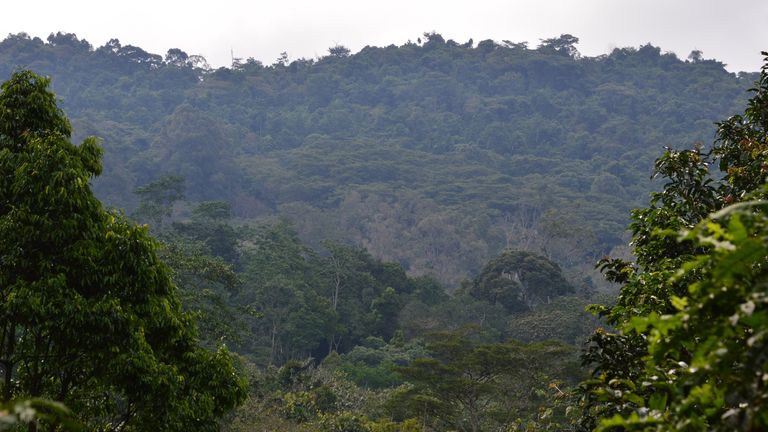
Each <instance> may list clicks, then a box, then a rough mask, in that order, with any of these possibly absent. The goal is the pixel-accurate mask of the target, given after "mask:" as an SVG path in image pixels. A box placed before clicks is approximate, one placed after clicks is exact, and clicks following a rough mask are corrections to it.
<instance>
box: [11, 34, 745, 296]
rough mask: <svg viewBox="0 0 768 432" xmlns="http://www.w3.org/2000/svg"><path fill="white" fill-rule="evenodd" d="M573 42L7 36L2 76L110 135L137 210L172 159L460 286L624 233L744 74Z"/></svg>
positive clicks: (237, 202)
mask: <svg viewBox="0 0 768 432" xmlns="http://www.w3.org/2000/svg"><path fill="white" fill-rule="evenodd" d="M577 42H578V39H577V38H575V37H573V36H570V35H563V36H562V37H558V38H552V39H548V40H545V41H543V42H542V44H541V45H540V46H539V47H536V48H528V47H527V45H526V44H525V43H512V42H509V41H505V42H494V41H490V40H486V41H482V42H479V43H476V44H475V43H471V42H470V43H461V44H460V43H457V42H455V41H453V40H446V39H444V38H443V37H442V36H441V35H439V34H434V33H432V34H428V35H425V37H424V38H423V39H421V40H420V41H419V42H418V43H407V44H404V45H402V46H388V47H366V48H364V49H363V50H362V51H360V52H359V53H356V54H354V55H350V53H349V52H348V50H346V49H345V48H344V47H333V48H332V49H331V50H330V51H329V55H327V56H325V57H321V58H318V59H297V60H294V61H289V60H288V56H287V54H286V55H284V56H281V58H280V59H278V61H276V62H275V63H274V64H272V65H263V64H261V63H259V62H257V61H255V60H253V59H251V60H249V61H245V62H236V63H235V64H233V66H232V68H221V69H218V70H215V71H212V70H210V69H207V68H206V67H205V64H204V62H203V61H202V60H201V59H200V58H198V57H196V56H192V55H187V54H186V53H184V52H182V51H181V50H178V49H171V50H169V51H168V53H167V54H166V55H165V57H164V58H163V57H161V56H158V55H155V54H150V53H147V52H145V51H143V50H142V49H140V48H138V47H134V46H130V45H128V46H123V45H122V44H120V42H119V41H117V40H110V41H109V42H107V43H106V44H105V45H104V46H101V47H93V46H92V45H91V44H89V43H88V42H86V41H84V40H79V39H78V38H77V37H75V36H74V35H72V34H61V33H59V34H54V35H51V36H50V37H49V38H48V40H47V41H43V40H40V39H37V38H30V37H29V36H27V35H24V34H18V35H10V36H8V37H7V38H6V39H5V40H3V41H2V42H0V76H7V75H9V74H10V73H11V71H12V70H13V68H15V67H17V66H19V65H25V66H28V67H33V68H35V69H36V70H39V71H41V72H43V73H47V74H51V75H55V76H56V77H57V80H56V83H55V85H56V90H57V92H58V93H59V94H60V95H61V96H62V97H63V98H64V101H63V103H64V106H65V108H66V109H67V110H68V112H69V113H70V114H71V115H72V117H73V119H74V120H73V121H74V124H75V126H76V127H75V129H76V131H77V132H78V134H80V135H83V136H84V135H85V134H92V135H97V136H101V137H103V138H104V140H105V145H106V146H107V150H108V152H107V154H106V158H105V167H106V170H105V171H106V173H107V175H105V176H103V177H102V178H100V179H99V180H98V181H97V182H96V183H95V188H96V190H97V192H98V193H99V195H100V196H101V197H102V198H103V199H105V200H106V202H108V203H111V204H113V205H118V206H120V207H128V208H132V207H134V205H135V204H136V199H135V197H134V196H133V195H132V194H131V192H132V191H133V190H134V189H135V188H136V187H137V186H139V185H143V184H146V183H149V182H150V180H152V179H156V178H157V173H158V172H161V173H164V172H170V173H173V174H175V175H180V176H183V177H185V178H186V179H187V182H188V186H189V188H188V194H189V196H190V198H191V199H194V200H196V201H200V200H211V199H225V200H227V201H229V202H231V203H233V213H234V215H235V216H237V217H243V218H254V217H262V216H275V215H279V216H285V217H288V218H290V219H292V220H293V221H294V223H295V227H296V229H297V230H298V231H299V234H300V236H301V237H302V238H303V239H305V240H306V241H308V242H309V244H310V245H311V246H313V247H315V248H318V247H320V244H321V242H322V240H325V239H327V238H329V237H330V238H333V239H335V240H338V241H342V242H351V243H354V244H362V245H364V246H365V247H366V248H367V249H368V250H369V251H370V252H371V253H372V254H373V255H374V256H375V257H377V258H381V259H385V260H391V261H397V262H399V263H401V264H402V265H403V266H404V267H405V268H406V270H408V271H412V272H416V273H418V274H425V273H431V274H436V275H438V277H439V278H440V279H441V281H443V282H448V283H450V284H451V285H453V286H456V285H458V284H459V282H460V281H461V280H462V279H463V278H464V277H466V276H467V275H472V274H474V273H476V272H477V270H478V269H479V268H480V267H481V266H482V264H483V263H484V262H486V261H487V260H488V259H490V258H491V257H493V256H494V255H495V254H496V253H497V252H498V251H499V250H501V249H502V248H504V247H514V248H518V249H526V250H537V251H539V252H541V253H543V254H545V255H547V256H548V257H550V258H553V257H554V258H557V260H558V261H559V262H561V263H566V264H568V265H577V264H582V265H583V264H584V263H590V264H591V262H592V261H594V258H595V257H597V256H601V255H602V254H604V253H605V252H607V251H608V250H610V248H611V247H612V246H614V245H616V244H619V243H621V242H622V241H621V235H622V232H623V229H624V225H625V223H626V212H627V211H628V210H629V209H630V208H631V207H632V206H637V205H640V204H641V203H640V202H638V201H635V199H636V198H635V197H640V196H642V195H643V193H644V192H645V191H646V190H647V184H646V181H645V177H646V175H647V173H648V172H649V171H650V170H651V166H652V160H653V158H654V157H655V155H656V152H657V146H659V145H660V144H662V143H675V142H695V141H700V140H704V139H706V138H707V136H706V134H704V133H702V131H705V130H706V127H707V125H709V124H710V123H711V122H712V121H715V120H717V119H719V118H722V117H723V116H724V115H725V114H726V113H729V112H733V111H734V110H735V109H736V107H738V106H739V105H740V104H741V103H743V99H744V97H743V92H742V89H743V88H744V87H745V86H746V85H747V84H746V83H748V82H749V81H751V80H752V79H753V77H752V76H750V75H749V74H743V75H739V76H735V75H733V74H729V73H728V72H727V71H725V70H724V69H723V65H722V64H720V63H718V62H716V61H712V60H702V59H701V56H700V55H699V56H698V57H696V58H695V61H690V62H685V61H681V60H680V59H678V58H676V57H675V56H674V55H673V54H669V53H666V54H665V53H662V52H661V50H660V49H659V48H658V47H653V46H651V45H646V46H642V47H640V48H623V49H616V50H614V51H613V52H611V53H610V54H608V55H603V56H599V57H584V56H580V55H578V52H577V51H576V48H575V44H576V43H577ZM547 211H552V212H556V213H557V217H556V218H555V219H559V220H560V222H565V223H564V224H560V225H561V226H560V227H559V228H558V227H556V226H552V225H551V222H552V221H551V220H550V221H547V220H542V218H544V215H545V214H546V213H547ZM545 219H546V218H545ZM547 224H550V226H549V227H547ZM549 228H555V229H549Z"/></svg>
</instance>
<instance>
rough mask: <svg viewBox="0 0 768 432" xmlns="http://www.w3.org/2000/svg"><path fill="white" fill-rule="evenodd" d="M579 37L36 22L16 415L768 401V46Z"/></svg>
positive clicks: (10, 207)
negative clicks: (323, 51)
mask: <svg viewBox="0 0 768 432" xmlns="http://www.w3.org/2000/svg"><path fill="white" fill-rule="evenodd" d="M577 42H578V39H577V38H575V37H573V36H571V35H561V36H560V37H556V38H552V39H547V40H544V41H542V42H541V44H540V45H539V46H538V47H536V48H528V46H527V45H526V44H524V43H512V42H509V41H503V42H494V41H481V42H479V43H478V44H474V43H472V41H470V42H467V43H463V44H459V43H456V42H454V41H452V40H445V39H444V38H443V37H442V36H441V35H439V34H436V33H430V34H425V35H424V39H423V40H421V39H419V40H418V43H410V42H409V43H408V44H405V45H403V46H400V47H396V46H389V47H384V48H376V47H366V48H365V49H363V50H362V51H360V52H359V53H356V54H352V53H351V52H350V51H349V50H348V49H347V48H345V47H343V46H340V45H339V46H335V47H332V48H330V49H329V54H328V55H327V56H325V57H321V58H317V59H311V60H310V59H299V60H294V61H289V58H288V55H287V54H283V55H282V56H281V57H280V58H279V59H278V60H277V61H276V62H275V63H274V64H272V65H269V66H265V65H263V64H261V63H259V62H257V61H255V60H253V59H248V60H246V61H242V60H236V61H234V62H233V65H232V67H231V68H220V69H217V70H212V69H211V68H210V67H208V65H207V64H206V62H205V59H203V58H201V57H199V56H194V55H188V54H187V53H185V52H183V51H181V50H179V49H175V48H174V49H170V50H169V51H168V52H167V54H166V55H165V57H161V56H159V55H155V54H151V53H147V52H145V51H144V50H142V49H141V48H138V47H134V46H130V45H127V46H123V45H122V44H121V43H120V42H119V41H118V40H110V41H109V42H108V43H107V44H106V45H104V46H102V47H99V48H95V49H94V48H93V47H92V46H91V45H90V44H89V43H88V42H86V41H83V40H79V39H78V38H77V37H76V36H74V35H72V34H62V33H58V34H52V35H51V36H50V37H49V38H48V40H47V42H44V41H42V40H40V39H37V38H35V39H33V38H30V37H28V36H26V35H24V34H19V35H10V36H9V37H8V38H6V39H5V40H4V41H2V42H0V59H1V60H2V61H0V75H2V74H7V75H8V76H10V77H11V78H10V80H8V81H7V82H5V83H4V84H3V85H2V88H0V156H1V157H0V173H4V174H3V175H0V183H2V186H3V187H2V188H0V233H1V234H2V235H0V245H2V246H3V247H2V248H0V251H2V256H1V257H0V258H2V259H0V372H2V377H0V378H2V380H0V429H3V430H4V429H6V428H8V427H10V428H13V427H15V428H16V429H18V430H30V431H37V430H51V431H58V430H62V428H64V429H65V430H79V429H81V428H82V427H85V428H86V429H87V430H111V431H127V432H128V431H141V430H168V431H171V430H190V429H194V430H222V429H223V430H228V431H241V430H254V429H259V430H262V429H263V430H300V431H322V432H331V431H336V432H338V431H348V432H353V431H361V432H394V431H402V432H405V431H422V432H425V431H442V430H460V431H472V432H477V431H485V430H527V431H532V430H538V431H552V430H573V431H583V430H598V431H614V430H617V431H618V430H622V431H623V430H642V431H650V430H657V431H658V430H692V431H698V430H702V431H703V430H712V429H714V430H734V429H742V430H761V429H763V428H765V426H766V425H768V417H767V416H766V414H765V413H766V410H765V409H764V405H765V402H764V401H765V399H766V397H768V396H766V392H765V390H764V388H765V382H766V379H768V378H766V377H767V376H768V375H766V373H767V372H766V371H767V370H768V369H766V367H767V366H766V365H767V364H768V363H766V359H765V355H764V354H765V350H766V344H765V342H764V341H765V337H766V335H767V334H768V331H767V330H766V328H768V324H766V323H768V312H766V310H765V304H768V299H766V296H765V294H764V293H763V292H762V291H763V288H764V286H765V279H766V275H765V257H766V256H767V255H768V251H767V250H766V243H765V235H766V226H768V223H766V217H765V205H766V201H765V195H766V188H765V181H766V177H767V176H768V164H767V163H766V158H768V139H767V138H766V136H768V134H767V132H766V131H767V130H768V120H767V119H768V96H766V95H768V53H763V54H764V56H766V66H765V67H764V68H763V70H762V71H761V72H760V73H759V74H754V75H753V74H739V75H734V74H730V73H728V72H726V71H725V70H724V69H723V65H722V64H721V63H719V62H717V61H715V60H705V59H704V58H703V56H702V54H701V53H700V52H694V53H692V55H691V56H690V57H689V59H688V60H686V61H682V60H680V59H678V58H677V57H676V56H675V55H673V54H670V53H662V52H661V50H660V49H659V48H656V47H653V46H651V45H646V46H641V47H639V48H624V49H616V50H614V51H613V52H612V53H610V54H608V55H604V56H600V57H595V58H588V57H582V56H581V55H580V54H579V53H578V51H577V50H576V48H575V44H576V43H577ZM26 66H29V67H34V68H35V69H37V70H39V71H43V72H44V73H48V74H53V75H55V76H56V80H55V81H54V83H55V84H54V86H55V88H56V89H57V91H58V92H59V96H60V97H61V101H59V100H57V98H56V96H54V94H53V93H51V92H50V90H49V86H50V84H51V80H50V79H49V78H44V77H41V76H39V75H36V74H35V73H33V72H32V71H30V70H28V69H25V68H24V67H26ZM3 68H6V69H5V70H4V69H3ZM751 80H757V84H756V86H755V88H752V89H751V90H750V92H749V93H746V92H744V89H746V88H747V87H748V86H749V85H750V84H751ZM747 96H750V97H749V99H748V100H747ZM59 102H61V106H59ZM745 103H746V106H747V108H746V110H744V111H743V115H733V116H730V117H728V115H730V114H732V113H734V112H739V111H741V110H740V109H739V107H741V106H743V105H744V104H745ZM62 107H63V109H64V110H66V111H67V112H69V113H71V116H72V121H71V122H70V120H69V119H67V117H66V116H65V115H64V110H62ZM723 118H727V119H726V120H722V119H723ZM715 120H720V121H718V122H717V123H716V124H715V126H714V127H712V125H711V122H713V121H715ZM712 130H715V134H714V136H715V140H714V145H712V146H710V145H705V144H702V143H701V142H702V141H706V142H709V141H711V138H708V137H707V134H708V133H707V131H712ZM91 134H93V135H99V136H101V137H102V140H103V141H102V142H103V144H104V150H102V147H101V146H100V144H99V141H98V139H96V138H93V137H91V136H89V135H91ZM87 135H88V137H86V138H84V139H83V140H82V144H80V145H75V144H73V143H72V142H73V141H74V142H77V141H79V140H80V138H81V137H85V136H87ZM73 136H75V137H76V138H77V141H75V140H73V139H72V137H73ZM665 144H671V145H677V146H678V147H680V146H685V148H687V150H675V149H673V148H670V147H668V148H666V150H665V151H664V152H663V154H662V156H661V157H660V158H658V159H656V156H657V154H658V153H659V149H660V148H662V147H663V146H664V145H665ZM102 155H104V158H103V159H102ZM654 159H655V162H653V160H654ZM102 161H103V164H102ZM716 165H717V166H719V168H720V172H711V171H710V167H712V166H716ZM102 172H104V175H103V180H95V179H98V178H99V177H97V176H99V175H100V174H102ZM651 172H652V173H653V177H654V178H659V179H662V180H663V181H664V183H663V185H660V186H658V187H657V185H656V184H652V183H650V182H648V181H647V180H646V179H647V176H648V174H650V173H651ZM91 185H93V187H94V188H95V189H96V190H97V191H98V193H99V194H100V195H101V196H102V199H103V200H104V201H106V202H108V203H110V204H111V205H113V206H117V207H122V208H124V209H125V211H121V210H112V209H109V208H106V207H105V206H103V205H102V204H101V202H100V201H99V200H98V199H97V198H96V197H95V195H94V194H93V193H92V191H91ZM651 189H660V191H659V192H653V193H651V194H650V203H649V204H647V206H645V207H640V208H636V209H635V210H632V211H631V212H630V213H629V216H626V214H625V212H626V211H627V210H628V209H629V208H631V207H635V206H636V205H637V204H639V203H641V202H643V201H644V198H643V195H644V192H646V191H649V190H651ZM126 214H127V216H126ZM626 220H629V221H630V224H629V232H628V233H627V234H625V233H624V231H623V228H622V227H623V226H624V223H625V221H626ZM137 223H138V224H139V225H137ZM150 233H151V235H150ZM630 236H631V244H630V245H631V251H630V250H628V249H627V248H626V247H622V245H623V243H624V242H625V240H627V239H628V238H629V237H630ZM608 251H612V252H613V253H618V254H619V256H618V257H613V258H607V257H606V258H603V259H602V260H600V264H599V266H600V269H601V270H602V271H603V272H604V273H605V275H606V276H607V279H608V281H609V282H612V283H615V284H618V285H620V287H621V288H620V291H619V295H618V298H617V299H616V298H615V292H614V291H609V292H608V293H607V294H606V293H602V292H601V289H600V288H601V287H599V286H598V282H596V279H595V278H593V273H592V271H591V270H592V265H593V262H594V261H595V259H596V257H598V256H600V255H603V254H605V253H606V252H608ZM590 302H598V303H603V304H605V305H604V306H595V305H593V306H590V307H588V308H587V304H588V303H590ZM585 308H586V309H589V310H591V311H594V312H596V315H598V316H597V317H592V316H587V314H586V312H585ZM600 324H603V325H605V324H607V326H606V327H605V328H600V327H598V325H600ZM590 334H591V337H590V338H589V342H588V344H587V345H584V341H585V340H587V337H588V335H590ZM92 342H95V346H91V345H88V344H90V343H92ZM581 348H584V349H583V351H582V352H581V362H579V360H578V355H579V351H580V349H581ZM230 349H231V350H232V351H229V350H230ZM580 363H581V365H580ZM585 367H588V368H591V371H588V370H586V369H585ZM590 372H591V374H590ZM246 378H247V381H248V384H247V385H246ZM246 391H247V393H248V397H247V398H246ZM65 406H68V407H70V408H71V411H70V410H69V409H68V408H66V407H65ZM238 406H240V407H239V408H237V409H236V410H235V411H234V412H232V409H234V408H236V407H238Z"/></svg>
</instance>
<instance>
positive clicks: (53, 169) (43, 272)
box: [0, 70, 244, 431]
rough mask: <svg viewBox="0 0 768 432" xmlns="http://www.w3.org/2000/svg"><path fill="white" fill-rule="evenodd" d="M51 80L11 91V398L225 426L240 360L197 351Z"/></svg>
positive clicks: (6, 396) (5, 326) (7, 269)
mask: <svg viewBox="0 0 768 432" xmlns="http://www.w3.org/2000/svg"><path fill="white" fill-rule="evenodd" d="M49 84H50V80H49V79H47V78H43V77H40V76H37V75H35V74H34V73H32V72H30V71H27V70H23V71H19V72H17V73H15V74H14V75H13V76H12V77H11V79H10V80H9V81H7V82H5V83H4V84H3V85H2V87H1V88H0V90H1V91H0V254H2V255H0V368H1V369H2V374H3V376H2V380H0V397H1V400H2V401H3V402H7V401H8V400H10V399H13V398H17V397H44V398H49V399H53V400H56V401H60V402H64V403H65V404H66V405H68V406H69V407H71V408H72V409H73V411H74V412H76V413H78V415H80V416H81V417H82V418H83V420H84V421H85V422H86V423H88V424H89V427H91V428H93V429H98V430H132V431H143V430H147V431H150V430H151V431H159V430H163V431H172V430H185V429H187V430H189V429H192V430H216V429H217V426H216V418H217V417H219V416H221V415H222V414H224V413H225V412H226V411H228V410H229V409H231V408H232V407H234V406H236V405H237V404H238V403H239V402H240V401H242V400H243V398H244V384H243V382H242V381H241V379H240V378H238V377H237V375H236V373H235V370H234V367H233V361H232V358H231V356H230V354H229V353H228V352H227V350H226V349H224V348H220V349H219V350H218V351H216V352H210V351H207V350H205V349H203V348H201V347H199V346H198V344H197V335H196V330H195V326H194V323H193V322H192V320H191V318H190V316H189V315H188V314H185V313H183V312H182V310H181V305H180V303H179V301H178V299H177V296H176V288H175V286H174V285H173V283H172V281H171V278H170V276H169V272H168V269H167V267H166V266H165V265H164V264H163V263H162V262H161V261H160V260H159V259H158V257H157V255H156V253H155V249H156V246H157V244H156V242H155V241H154V240H153V239H152V238H151V237H150V236H149V234H148V232H147V229H146V227H137V226H135V225H133V224H132V223H130V222H129V221H128V220H126V218H125V217H124V216H122V215H121V214H119V213H116V212H110V211H107V210H105V209H104V208H103V207H102V205H101V203H100V202H99V201H98V200H97V199H96V198H95V197H94V195H93V194H92V192H91V189H90V186H89V181H90V179H91V178H92V177H94V176H96V175H98V174H99V173H100V172H101V164H100V157H101V153H102V151H101V148H100V147H99V146H98V145H97V143H96V139H94V138H88V139H86V140H85V141H84V142H83V143H82V144H81V145H79V146H76V145H73V144H72V143H71V142H70V134H71V127H70V125H69V122H68V121H67V119H66V117H65V116H64V115H63V113H62V111H61V110H60V109H59V108H58V107H57V104H56V99H55V96H54V95H53V93H51V92H50V90H49V89H48V87H49ZM35 428H36V426H35V424H31V425H30V429H32V430H34V429H35Z"/></svg>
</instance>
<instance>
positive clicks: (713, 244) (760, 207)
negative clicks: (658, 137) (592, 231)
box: [581, 53, 768, 431]
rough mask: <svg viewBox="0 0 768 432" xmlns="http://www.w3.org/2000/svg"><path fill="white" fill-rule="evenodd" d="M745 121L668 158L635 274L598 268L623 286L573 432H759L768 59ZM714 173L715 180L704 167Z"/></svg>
mask: <svg viewBox="0 0 768 432" xmlns="http://www.w3.org/2000/svg"><path fill="white" fill-rule="evenodd" d="M763 54H764V55H766V56H767V57H766V66H764V67H763V69H762V72H761V74H760V78H759V81H758V82H757V85H756V87H755V88H754V89H753V90H752V91H753V97H752V98H751V99H750V100H749V102H748V106H747V109H746V111H745V113H744V115H743V116H741V115H737V116H733V117H731V118H729V119H728V120H726V121H723V122H721V123H719V124H718V131H717V141H716V142H715V145H714V147H713V148H712V150H711V151H710V152H709V153H703V152H702V151H701V149H699V148H695V149H693V150H686V151H672V150H670V151H667V152H666V153H665V154H664V155H663V156H662V158H661V159H659V161H658V162H657V164H656V168H657V172H658V173H659V175H661V176H663V177H665V178H667V179H668V182H667V184H666V185H665V188H664V191H663V192H660V193H656V194H654V195H653V196H652V200H651V205H650V207H648V208H645V209H641V210H637V211H635V212H634V213H633V215H632V217H633V223H632V225H631V226H630V227H631V229H632V232H633V235H634V237H633V243H634V250H635V253H636V256H637V263H636V264H630V263H626V262H622V261H619V260H606V261H604V266H605V269H606V270H607V274H608V276H609V277H610V278H612V279H613V280H614V281H617V282H620V283H622V284H623V287H622V289H621V294H620V296H619V299H618V302H617V304H616V306H614V307H612V308H607V309H604V310H603V312H604V313H605V314H606V315H607V317H608V319H609V321H610V322H611V323H612V324H614V325H615V326H616V327H617V330H618V332H616V333H610V332H605V331H603V332H599V333H597V334H596V335H595V336H594V337H593V339H592V342H593V343H592V345H591V346H590V348H589V349H588V351H587V352H586V355H585V360H586V361H587V362H589V363H591V364H593V365H594V366H595V369H594V372H593V377H592V379H590V380H588V381H585V382H584V383H583V384H582V390H583V393H582V404H583V408H584V411H583V415H582V418H581V424H582V426H583V427H585V428H589V429H592V428H597V430H604V431H607V430H653V431H660V430H664V431H666V430H669V431H672V430H689V431H705V430H723V431H725V430H763V429H765V428H766V427H768V416H767V415H766V412H768V411H767V410H766V406H765V404H766V399H768V392H766V386H765V383H766V381H767V380H768V375H766V373H767V372H768V361H767V359H766V356H765V353H766V341H765V336H766V334H768V313H767V312H766V296H765V288H766V281H767V278H766V257H768V249H767V248H766V244H768V243H766V238H768V237H767V235H768V213H766V201H765V199H764V198H765V196H766V193H767V192H768V189H766V187H765V181H766V175H767V174H768V169H766V168H765V167H766V166H768V165H766V164H767V163H768V162H767V161H768V53H763ZM714 161H717V162H719V166H720V169H721V170H722V171H723V173H724V174H723V175H721V176H717V175H711V174H710V173H709V171H708V166H709V164H710V163H711V162H714Z"/></svg>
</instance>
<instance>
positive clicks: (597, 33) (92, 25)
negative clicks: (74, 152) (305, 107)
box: [0, 0, 768, 71]
mask: <svg viewBox="0 0 768 432" xmlns="http://www.w3.org/2000/svg"><path fill="white" fill-rule="evenodd" d="M4 3H5V4H3V7H2V14H1V15H0V37H4V36H5V35H7V34H8V33H18V32H27V33H29V34H30V35H32V36H38V37H41V38H43V39H45V38H46V37H47V36H48V34H50V33H51V32H56V31H64V32H69V33H75V34H77V35H78V36H79V37H80V38H84V39H86V40H88V41H89V42H90V43H91V44H93V45H94V46H95V47H98V46H101V45H103V44H104V43H105V42H106V41H107V40H109V39H111V38H117V39H120V42H121V43H122V44H123V45H127V44H131V45H137V46H139V47H141V48H143V49H145V50H147V51H149V52H152V53H157V54H164V53H165V52H166V51H167V50H168V49H169V48H181V49H182V50H184V51H186V52H187V53H188V54H201V55H203V56H204V57H206V58H207V59H208V61H209V63H211V65H213V66H224V65H226V66H228V65H229V64H230V55H231V54H230V53H231V52H232V51H234V55H235V57H241V58H247V57H254V58H256V59H257V60H261V61H262V62H264V63H265V64H272V63H273V62H274V61H275V59H277V57H278V56H279V54H280V52H282V51H287V52H288V56H289V58H290V59H296V58H300V57H306V58H312V57H317V56H322V55H325V54H326V53H327V49H328V47H330V46H334V45H337V44H342V45H345V46H347V47H348V48H350V49H351V50H352V51H353V52H357V51H358V50H360V49H361V48H362V47H364V46H366V45H374V46H386V45H390V44H396V45H400V44H403V43H405V42H407V41H408V40H409V39H410V40H413V41H415V40H416V39H417V38H418V37H419V36H420V35H421V34H422V33H424V32H431V31H436V32H438V33H440V34H442V35H443V37H445V38H446V39H454V40H455V41H457V42H466V41H467V40H468V39H470V38H472V39H474V41H475V43H477V42H478V41H480V40H483V39H493V40H496V41H501V40H504V39H507V40H511V41H513V42H522V41H528V42H529V43H530V45H531V46H534V47H535V46H536V45H537V44H538V43H539V40H540V39H546V38H550V37H554V36H559V35H560V34H563V33H570V34H572V35H574V36H576V37H578V38H579V39H580V40H581V41H580V43H579V44H578V45H577V47H578V48H579V51H581V53H582V54H583V55H588V56H595V55H600V54H605V53H609V52H610V51H611V50H612V49H613V48H615V47H626V46H634V47H637V46H639V45H643V44H646V43H648V42H650V43H652V44H653V45H656V46H659V47H661V49H662V51H671V52H674V53H676V54H677V55H678V56H679V57H680V58H683V59H685V58H686V57H687V56H688V54H689V53H690V52H691V51H692V50H695V49H698V50H701V51H703V52H704V57H705V58H714V59H717V60H720V61H722V62H724V63H727V64H728V69H729V70H731V71H741V70H747V71H757V70H758V69H759V67H760V65H761V63H762V59H761V56H760V51H761V50H768V0H507V1H500V0H473V1H451V0H441V1H433V0H429V1H418V0H409V1H405V0H387V1H369V0H314V1H312V0H280V1H276V0H251V1H245V0H216V1H205V2H198V1H194V0H192V1H189V0H188V1H185V2H181V1H164V0H153V1H149V0H132V1H123V2H116V1H110V0H68V1H63V0H55V1H54V0H38V1H35V2H21V1H13V2H4Z"/></svg>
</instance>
